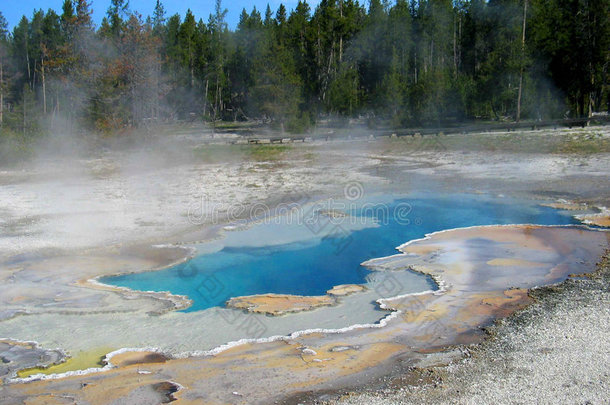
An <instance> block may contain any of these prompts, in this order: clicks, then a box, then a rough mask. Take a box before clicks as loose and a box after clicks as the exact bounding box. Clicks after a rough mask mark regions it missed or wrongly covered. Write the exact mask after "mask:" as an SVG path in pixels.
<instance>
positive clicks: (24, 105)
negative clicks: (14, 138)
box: [23, 89, 26, 136]
mask: <svg viewBox="0 0 610 405" xmlns="http://www.w3.org/2000/svg"><path fill="white" fill-rule="evenodd" d="M25 107H26V104H25V89H23V135H24V136H25V115H26V114H25Z"/></svg>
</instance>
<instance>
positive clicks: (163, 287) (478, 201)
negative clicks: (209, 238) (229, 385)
mask: <svg viewBox="0 0 610 405" xmlns="http://www.w3.org/2000/svg"><path fill="white" fill-rule="evenodd" d="M371 201H372V202H373V203H376V204H378V205H376V207H377V209H368V208H370V206H369V207H368V208H367V207H365V206H362V205H361V204H360V205H351V204H339V206H341V207H343V208H344V209H343V210H342V211H343V212H346V213H348V214H349V216H347V217H345V218H342V219H341V218H335V219H334V220H333V221H332V223H331V224H328V223H327V225H328V226H326V228H328V229H330V228H333V230H332V231H321V230H320V229H317V228H315V227H312V226H311V225H309V226H308V225H306V224H292V225H290V226H288V225H286V226H285V227H283V226H282V225H281V224H280V225H278V224H275V225H269V224H258V225H254V226H253V227H252V228H251V229H249V230H248V231H243V232H246V233H244V234H242V235H239V234H240V231H234V232H228V233H227V236H226V237H227V243H226V244H225V245H224V246H221V247H219V249H218V250H217V251H214V252H211V253H207V254H201V255H199V256H196V257H195V258H194V259H192V260H191V261H190V262H188V263H186V264H181V265H178V266H174V267H170V268H168V269H164V270H160V271H153V272H145V273H139V274H128V275H122V276H115V277H106V278H102V279H100V281H101V282H103V283H106V284H112V285H117V286H123V287H128V288H131V289H134V290H142V291H169V292H171V293H173V294H180V295H186V296H188V297H189V298H191V299H192V300H193V305H192V306H191V307H190V308H188V309H187V310H185V311H186V312H190V311H199V310H203V309H207V308H211V307H215V306H223V305H224V303H225V302H226V300H227V299H229V298H231V297H236V296H243V295H252V294H263V293H280V294H296V295H321V294H324V293H325V292H326V291H327V290H328V289H330V288H332V287H333V286H335V285H339V284H362V283H366V281H367V275H368V274H369V272H368V271H367V270H366V269H364V268H363V267H362V266H360V263H362V262H363V261H366V260H368V259H372V258H375V257H382V256H388V255H391V254H394V253H396V250H395V247H396V246H398V245H401V244H403V243H404V242H407V241H409V240H412V239H417V238H421V237H423V236H424V235H425V234H427V233H430V232H434V231H439V230H443V229H451V228H459V227H467V226H475V225H493V224H521V223H528V224H540V225H565V224H575V223H578V221H577V220H575V219H574V218H573V217H572V216H571V215H569V214H567V213H564V212H561V211H557V210H555V209H552V208H548V207H542V206H539V205H537V204H536V203H534V202H530V201H523V200H516V199H511V198H492V197H489V196H478V195H466V194H450V195H415V196H412V197H408V198H392V197H391V196H387V195H386V196H379V199H378V200H371ZM382 203H383V204H382ZM381 207H385V208H381ZM304 211H307V208H305V209H304ZM325 220H326V221H328V217H327V216H326V218H325ZM341 221H345V222H344V224H343V225H342V224H341ZM350 222H359V223H360V224H365V225H364V226H358V227H353V226H350ZM337 224H339V225H338V226H337ZM270 226H273V228H272V231H271V232H264V227H270ZM284 228H285V229H284ZM297 228H298V229H297ZM283 232H285V233H286V235H285V236H286V238H285V240H295V239H296V241H292V242H290V243H284V244H282V243H278V242H277V240H278V239H279V240H282V239H283V238H282V233H283ZM295 232H297V233H299V235H300V237H298V238H291V237H290V234H294V233H295ZM278 233H279V235H278ZM269 234H273V239H274V241H273V242H272V241H271V240H270V241H269V244H265V240H264V238H265V235H269ZM240 236H241V237H242V238H241V239H240V238H239V237H240ZM244 237H245V239H248V238H250V239H256V243H252V244H250V243H243V244H242V245H240V244H239V243H238V242H233V243H229V242H231V240H232V239H236V240H245V239H244ZM236 243H237V244H236ZM421 277H425V276H423V275H422V276H421ZM428 285H429V286H430V287H431V288H433V283H432V282H431V280H428ZM417 288H418V289H417V290H414V291H413V292H417V291H421V284H420V285H419V286H418V287H417Z"/></svg>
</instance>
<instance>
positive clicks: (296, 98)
mask: <svg viewBox="0 0 610 405" xmlns="http://www.w3.org/2000/svg"><path fill="white" fill-rule="evenodd" d="M609 4H610V0H488V1H484V0H471V1H465V0H455V1H451V0H420V1H415V0H411V1H410V2H407V0H396V2H395V3H389V2H387V1H381V0H370V3H368V4H366V5H364V4H359V3H358V1H357V0H322V2H321V3H320V4H319V5H318V6H317V7H316V8H315V10H312V9H310V7H309V5H308V4H307V3H306V2H303V1H302V2H299V3H298V5H297V7H296V8H295V9H294V10H292V11H290V12H288V10H287V9H286V8H285V7H284V6H283V5H281V6H280V7H279V8H278V9H277V10H271V9H270V8H269V7H267V9H266V10H264V11H262V12H261V11H259V10H256V9H254V10H252V11H250V12H247V11H246V10H243V11H242V14H241V17H240V21H239V24H238V26H237V28H236V29H235V30H234V31H232V30H230V29H229V28H228V27H227V24H226V22H225V15H226V10H225V9H224V8H223V7H222V5H221V2H220V0H217V2H216V8H215V12H214V13H213V14H212V15H210V16H209V18H208V19H207V22H206V21H204V20H203V19H197V18H196V17H195V16H194V15H193V14H192V13H191V12H190V11H188V12H187V13H186V15H185V16H180V15H173V16H169V17H168V16H166V14H165V12H164V8H163V5H162V4H161V2H159V1H157V3H156V7H155V11H154V15H152V16H150V17H146V18H143V17H142V16H141V15H139V14H138V13H137V12H135V11H131V10H130V9H129V8H128V2H127V1H126V0H112V1H111V5H110V7H109V8H108V11H107V14H106V17H105V18H104V20H103V21H102V23H101V25H100V26H99V27H95V25H94V24H93V22H92V20H91V3H90V2H88V1H87V0H65V2H64V4H63V7H62V9H61V10H60V11H54V10H47V11H44V10H35V11H34V13H33V15H32V16H31V17H29V18H28V17H26V16H24V17H23V18H22V19H21V21H20V22H19V24H17V25H16V26H15V28H14V29H13V31H12V32H9V31H8V30H7V23H6V20H5V19H4V18H3V17H2V14H1V13H0V125H2V131H3V132H4V133H9V132H10V133H12V134H21V133H22V134H29V133H36V132H41V131H42V129H41V128H45V129H48V128H50V127H51V128H52V127H53V126H58V125H62V126H64V128H74V127H78V128H86V129H90V130H97V131H102V132H111V131H116V130H121V129H124V128H133V127H138V126H141V125H144V124H146V125H148V124H149V123H155V122H172V121H175V120H185V119H186V120H194V119H203V120H205V121H217V120H230V121H233V120H261V121H264V122H267V123H270V124H271V125H273V126H275V127H277V128H281V129H282V130H286V131H302V130H304V129H306V128H308V127H309V126H310V125H312V124H313V123H315V122H316V120H318V119H320V118H321V117H332V118H334V119H337V120H341V119H348V118H352V117H361V118H362V117H366V118H367V119H369V120H371V121H374V120H379V121H380V122H385V123H390V124H391V125H393V126H419V125H441V124H446V123H450V122H456V121H457V122H459V121H464V120H470V119H493V120H499V119H503V120H517V121H518V120H519V119H545V118H556V117H564V116H566V115H569V116H571V117H575V116H586V115H591V114H592V113H593V112H595V111H604V110H607V109H608V104H609V101H610V100H609V95H608V93H609V87H608V65H609V60H610V56H609V55H610V52H609V47H610V14H609V13H610V11H609V10H610V6H609Z"/></svg>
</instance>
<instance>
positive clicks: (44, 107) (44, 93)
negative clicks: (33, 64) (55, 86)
mask: <svg viewBox="0 0 610 405" xmlns="http://www.w3.org/2000/svg"><path fill="white" fill-rule="evenodd" d="M40 68H41V73H42V112H43V114H44V115H47V83H46V81H45V76H44V56H42V57H41V58H40Z"/></svg>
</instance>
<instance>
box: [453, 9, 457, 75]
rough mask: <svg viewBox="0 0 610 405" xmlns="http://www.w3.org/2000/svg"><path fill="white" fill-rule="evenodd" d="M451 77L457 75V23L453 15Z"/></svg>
mask: <svg viewBox="0 0 610 405" xmlns="http://www.w3.org/2000/svg"><path fill="white" fill-rule="evenodd" d="M453 77H457V24H456V16H455V15H454V16H453Z"/></svg>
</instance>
